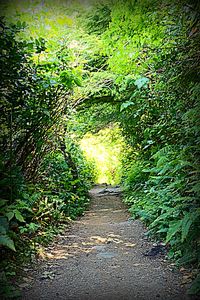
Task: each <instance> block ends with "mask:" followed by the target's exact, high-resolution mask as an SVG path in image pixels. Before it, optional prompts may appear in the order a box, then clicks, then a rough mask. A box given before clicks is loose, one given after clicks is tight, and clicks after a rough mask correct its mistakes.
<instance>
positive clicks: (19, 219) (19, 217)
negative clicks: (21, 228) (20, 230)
mask: <svg viewBox="0 0 200 300" xmlns="http://www.w3.org/2000/svg"><path fill="white" fill-rule="evenodd" d="M15 218H16V219H17V220H18V221H19V222H25V220H24V218H23V216H22V214H21V213H20V212H19V210H17V209H16V210H15Z"/></svg>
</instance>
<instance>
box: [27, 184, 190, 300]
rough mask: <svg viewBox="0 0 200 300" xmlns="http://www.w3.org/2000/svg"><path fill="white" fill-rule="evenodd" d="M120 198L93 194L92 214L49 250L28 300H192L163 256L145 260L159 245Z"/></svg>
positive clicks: (99, 192) (99, 190)
mask: <svg viewBox="0 0 200 300" xmlns="http://www.w3.org/2000/svg"><path fill="white" fill-rule="evenodd" d="M118 192H119V189H116V188H115V189H110V190H105V188H104V190H103V188H102V187H96V188H94V189H93V190H91V195H92V203H91V208H90V210H89V211H87V212H86V214H85V216H84V217H82V218H81V219H80V220H79V221H76V222H75V223H74V224H73V226H72V228H71V229H70V231H69V232H66V233H65V234H64V235H62V236H59V237H58V239H57V242H56V244H54V245H52V246H51V247H49V248H48V249H47V255H48V260H46V261H44V262H42V263H41V264H39V265H38V267H37V269H36V270H33V271H32V272H31V274H30V271H29V272H28V273H29V276H31V277H32V278H34V280H33V283H32V287H31V288H29V289H27V288H24V290H23V296H22V299H23V300H25V299H27V300H32V299H35V300H36V299H37V300H40V299H45V300H47V299H48V300H55V299H62V300H64V299H65V300H67V299H69V300H93V299H94V300H119V299H120V300H129V299H131V300H134V299H137V300H155V299H163V300H164V299H165V300H176V299H177V300H182V299H184V300H186V299H190V298H189V297H188V296H186V295H185V294H184V290H183V288H182V287H181V285H180V280H181V276H180V274H179V273H178V272H177V271H175V270H173V271H172V269H173V267H172V266H171V265H170V264H169V263H167V262H165V261H164V260H163V256H162V255H161V256H160V255H155V256H145V255H144V253H147V251H148V250H150V249H152V247H154V246H155V245H153V244H152V243H150V242H148V241H147V239H145V236H144V228H143V226H142V224H141V223H140V222H139V221H133V220H130V215H129V213H128V212H127V209H126V207H125V206H124V205H123V203H122V202H121V200H120V197H119V196H118V195H117V193H118Z"/></svg>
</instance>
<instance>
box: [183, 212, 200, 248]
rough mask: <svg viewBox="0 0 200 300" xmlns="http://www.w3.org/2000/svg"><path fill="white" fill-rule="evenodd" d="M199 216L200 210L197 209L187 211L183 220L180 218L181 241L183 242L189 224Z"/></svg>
mask: <svg viewBox="0 0 200 300" xmlns="http://www.w3.org/2000/svg"><path fill="white" fill-rule="evenodd" d="M199 216H200V210H197V211H195V212H193V213H190V212H189V213H187V214H185V216H184V218H183V220H182V233H181V242H183V241H184V240H185V239H186V237H187V235H188V232H189V230H190V227H191V225H192V224H193V223H194V221H195V220H196V219H197V218H199Z"/></svg>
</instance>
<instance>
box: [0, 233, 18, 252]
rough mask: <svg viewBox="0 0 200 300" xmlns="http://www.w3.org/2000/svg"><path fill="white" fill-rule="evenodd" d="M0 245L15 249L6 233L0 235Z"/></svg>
mask: <svg viewBox="0 0 200 300" xmlns="http://www.w3.org/2000/svg"><path fill="white" fill-rule="evenodd" d="M0 245H2V246H6V247H8V248H9V249H11V250H13V251H16V249H15V245H14V242H13V240H11V238H9V236H7V235H0Z"/></svg>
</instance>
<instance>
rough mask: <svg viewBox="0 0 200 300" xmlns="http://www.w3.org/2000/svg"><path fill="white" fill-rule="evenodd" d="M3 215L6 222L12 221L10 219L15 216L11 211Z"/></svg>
mask: <svg viewBox="0 0 200 300" xmlns="http://www.w3.org/2000/svg"><path fill="white" fill-rule="evenodd" d="M5 215H6V217H7V218H8V221H10V220H12V218H13V217H14V215H15V214H14V212H13V211H9V212H7V213H6V214H5Z"/></svg>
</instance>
